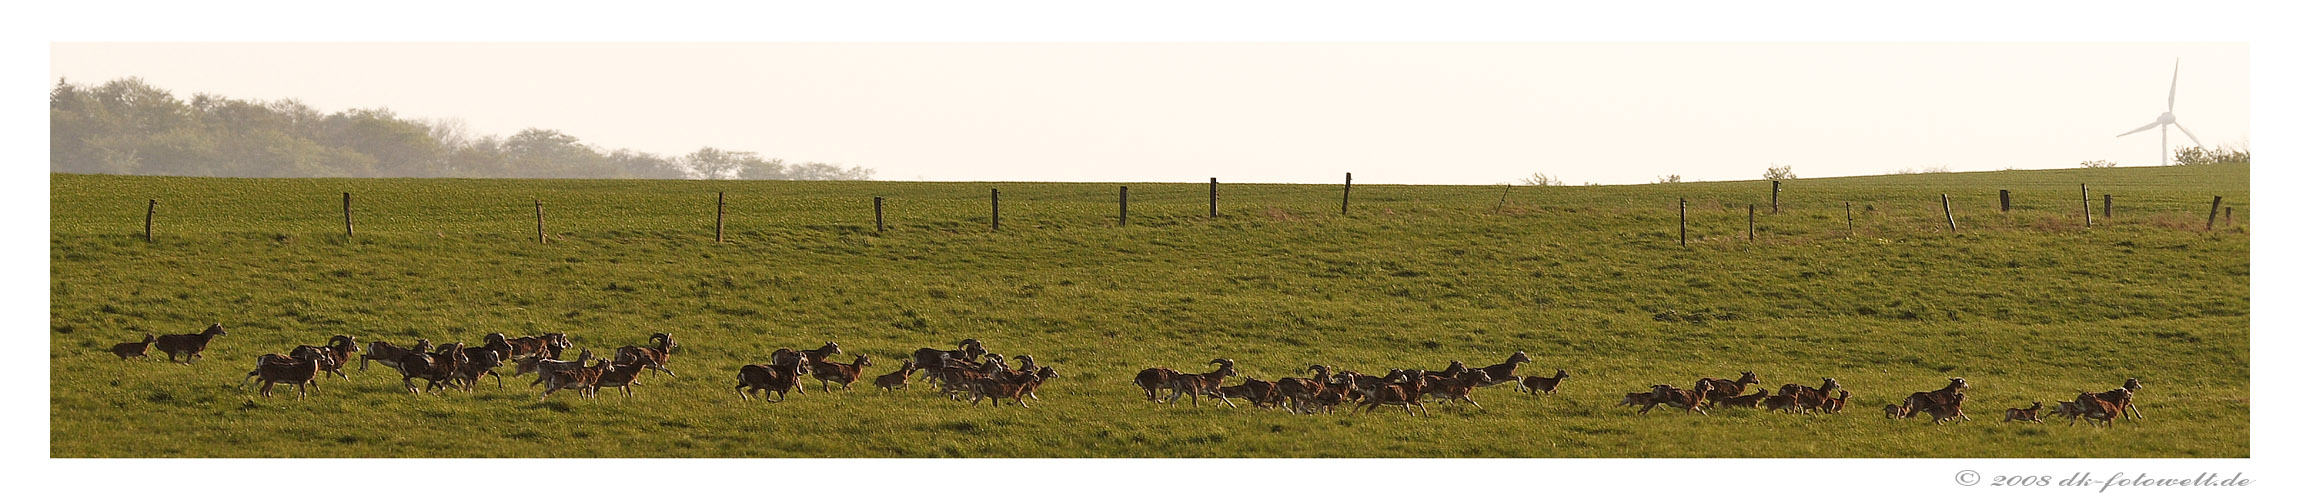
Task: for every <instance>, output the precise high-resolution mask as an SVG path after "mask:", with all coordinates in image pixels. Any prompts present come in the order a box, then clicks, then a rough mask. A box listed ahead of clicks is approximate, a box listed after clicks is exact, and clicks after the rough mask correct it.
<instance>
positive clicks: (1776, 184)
mask: <svg viewBox="0 0 2300 500" xmlns="http://www.w3.org/2000/svg"><path fill="white" fill-rule="evenodd" d="M1773 213H1776V214H1777V213H1781V181H1773Z"/></svg>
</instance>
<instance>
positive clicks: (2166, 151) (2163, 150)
mask: <svg viewBox="0 0 2300 500" xmlns="http://www.w3.org/2000/svg"><path fill="white" fill-rule="evenodd" d="M2179 95H2180V59H2179V58H2174V59H2173V60H2172V91H2171V92H2167V93H2165V94H2164V114H2161V115H2156V121H2155V122H2152V123H2149V124H2147V125H2142V126H2141V127H2140V128H2136V129H2132V131H2131V132H2125V133H2122V134H2116V136H2117V137H2124V136H2128V135H2132V134H2137V133H2141V132H2145V131H2148V129H2152V128H2157V127H2163V126H2165V125H2171V127H2164V130H2163V131H2162V132H2161V133H2160V134H2158V138H2157V141H2156V143H2157V148H2158V149H2157V154H2158V155H2159V158H2158V160H2159V161H2162V162H2163V163H2159V165H2171V164H2172V129H2173V127H2179V128H2180V133H2181V134H2183V135H2187V136H2188V140H2190V141H2195V142H2196V147H2200V148H2201V147H2204V141H2198V140H2196V134H2194V133H2191V132H2189V131H2188V127H2182V126H2180V122H2177V121H2174V118H2173V117H2172V98H2173V97H2176V96H2179Z"/></svg>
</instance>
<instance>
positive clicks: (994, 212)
mask: <svg viewBox="0 0 2300 500" xmlns="http://www.w3.org/2000/svg"><path fill="white" fill-rule="evenodd" d="M990 230H992V231H997V230H998V188H991V189H990Z"/></svg>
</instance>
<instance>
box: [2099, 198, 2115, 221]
mask: <svg viewBox="0 0 2300 500" xmlns="http://www.w3.org/2000/svg"><path fill="white" fill-rule="evenodd" d="M2100 218H2103V219H2114V218H2116V195H2113V194H2103V195H2100Z"/></svg>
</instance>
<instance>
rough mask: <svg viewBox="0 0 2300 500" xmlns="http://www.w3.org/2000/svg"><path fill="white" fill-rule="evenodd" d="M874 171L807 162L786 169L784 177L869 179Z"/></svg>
mask: <svg viewBox="0 0 2300 500" xmlns="http://www.w3.org/2000/svg"><path fill="white" fill-rule="evenodd" d="M872 173H874V172H873V171H872V170H871V169H867V168H862V167H841V166H838V165H833V164H829V163H821V162H806V163H801V164H798V165H792V166H790V168H788V169H785V170H784V173H783V175H784V177H783V178H785V179H791V180H801V181H859V180H869V179H870V176H871V174H872Z"/></svg>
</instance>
